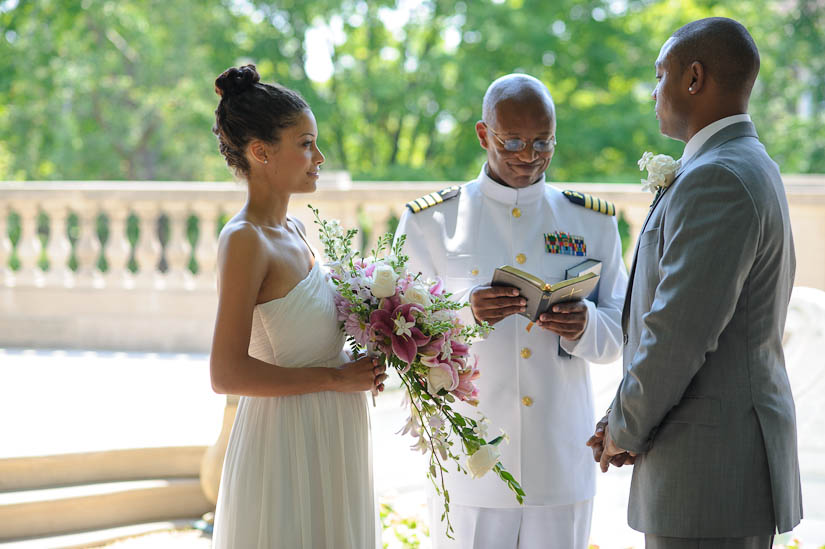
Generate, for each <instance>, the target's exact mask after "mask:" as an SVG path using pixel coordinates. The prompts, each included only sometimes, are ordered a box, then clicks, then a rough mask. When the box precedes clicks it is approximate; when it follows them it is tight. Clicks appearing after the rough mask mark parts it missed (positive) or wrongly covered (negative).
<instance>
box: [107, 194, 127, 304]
mask: <svg viewBox="0 0 825 549" xmlns="http://www.w3.org/2000/svg"><path fill="white" fill-rule="evenodd" d="M106 212H107V214H108V216H109V240H108V241H107V242H106V249H105V250H104V253H105V254H106V260H107V261H108V264H109V270H108V272H107V273H106V285H107V286H108V287H111V288H121V287H129V286H130V285H131V283H132V274H131V273H130V272H129V253H130V252H131V251H132V248H131V245H130V244H129V237H128V235H127V234H126V219H127V218H128V217H129V209H128V207H127V204H126V203H124V202H121V201H113V202H107V203H106Z"/></svg>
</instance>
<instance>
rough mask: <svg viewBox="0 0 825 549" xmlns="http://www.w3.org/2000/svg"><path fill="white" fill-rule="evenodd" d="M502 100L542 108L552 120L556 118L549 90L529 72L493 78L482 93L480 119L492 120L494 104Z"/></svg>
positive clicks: (493, 117)
mask: <svg viewBox="0 0 825 549" xmlns="http://www.w3.org/2000/svg"><path fill="white" fill-rule="evenodd" d="M502 101H512V102H516V103H520V104H522V105H528V106H530V107H539V108H544V109H545V110H546V112H547V113H549V114H550V116H552V118H553V119H554V120H555V118H556V107H555V105H554V104H553V98H552V97H551V96H550V90H548V89H547V86H545V85H544V84H543V83H542V82H541V80H539V79H538V78H534V77H532V76H530V75H529V74H508V75H505V76H502V77H501V78H498V79H496V80H494V81H493V83H492V84H490V86H489V87H488V88H487V92H486V93H485V94H484V102H483V103H482V107H481V118H482V120H484V121H485V122H488V123H490V122H493V121H494V120H495V109H496V106H497V105H498V104H499V103H500V102H502Z"/></svg>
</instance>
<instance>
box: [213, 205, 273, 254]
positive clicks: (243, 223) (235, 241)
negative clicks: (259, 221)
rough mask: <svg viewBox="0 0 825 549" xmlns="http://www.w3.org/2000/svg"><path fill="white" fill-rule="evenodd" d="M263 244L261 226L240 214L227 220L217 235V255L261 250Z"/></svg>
mask: <svg viewBox="0 0 825 549" xmlns="http://www.w3.org/2000/svg"><path fill="white" fill-rule="evenodd" d="M263 246H264V236H263V234H262V232H261V228H260V227H259V226H258V225H256V224H254V223H252V222H250V221H249V220H247V219H245V218H244V217H243V216H240V215H236V216H235V217H233V218H232V219H230V220H229V221H227V222H226V225H224V226H223V228H222V229H221V234H220V235H219V236H218V256H226V255H228V254H235V253H240V254H244V255H248V254H249V253H254V252H256V251H261V250H262V249H263Z"/></svg>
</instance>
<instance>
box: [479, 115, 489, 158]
mask: <svg viewBox="0 0 825 549" xmlns="http://www.w3.org/2000/svg"><path fill="white" fill-rule="evenodd" d="M476 135H477V136H478V142H479V144H480V145H481V148H482V149H484V150H485V151H486V150H487V147H489V142H488V136H487V126H486V125H485V124H484V122H483V121H482V120H479V121H478V122H476Z"/></svg>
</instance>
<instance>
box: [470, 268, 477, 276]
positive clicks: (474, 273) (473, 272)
mask: <svg viewBox="0 0 825 549" xmlns="http://www.w3.org/2000/svg"><path fill="white" fill-rule="evenodd" d="M470 274H471V275H473V276H478V269H473V270H472V271H470Z"/></svg>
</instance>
